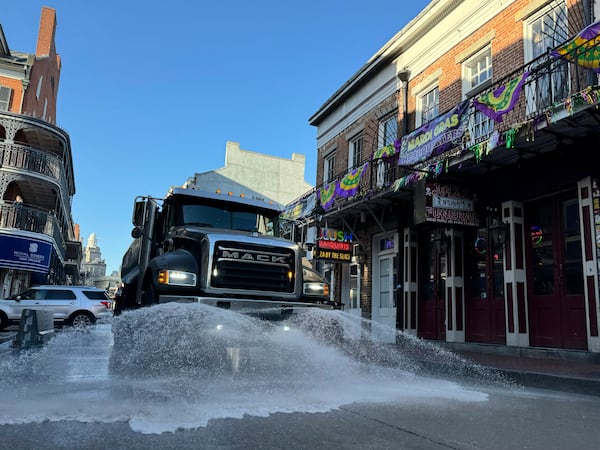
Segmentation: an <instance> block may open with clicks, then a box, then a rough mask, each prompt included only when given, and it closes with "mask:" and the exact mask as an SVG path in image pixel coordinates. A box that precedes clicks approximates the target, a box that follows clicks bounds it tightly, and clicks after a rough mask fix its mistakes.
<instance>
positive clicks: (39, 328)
mask: <svg viewBox="0 0 600 450" xmlns="http://www.w3.org/2000/svg"><path fill="white" fill-rule="evenodd" d="M53 336H54V315H53V314H52V312H51V311H43V310H39V309H24V310H23V312H22V313H21V320H20V322H19V330H18V331H17V335H16V336H15V339H14V341H13V347H15V348H19V349H24V348H29V347H39V346H42V345H44V344H45V343H46V342H48V341H49V340H50V338H52V337H53Z"/></svg>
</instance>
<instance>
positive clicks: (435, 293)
mask: <svg viewBox="0 0 600 450" xmlns="http://www.w3.org/2000/svg"><path fill="white" fill-rule="evenodd" d="M448 243H449V241H447V240H440V239H439V237H438V235H437V234H436V233H434V232H433V231H432V230H427V231H421V232H420V233H419V274H418V320H417V322H418V325H417V336H418V337H422V338H424V339H432V340H446V309H445V307H444V304H445V299H446V276H447V273H448V253H449V245H448Z"/></svg>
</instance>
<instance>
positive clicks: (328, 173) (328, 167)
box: [323, 151, 335, 183]
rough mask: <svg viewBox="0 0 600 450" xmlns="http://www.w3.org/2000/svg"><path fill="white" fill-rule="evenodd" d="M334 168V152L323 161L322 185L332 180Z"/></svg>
mask: <svg viewBox="0 0 600 450" xmlns="http://www.w3.org/2000/svg"><path fill="white" fill-rule="evenodd" d="M334 167H335V151H334V152H331V153H330V154H329V155H327V156H326V157H325V159H324V160H323V183H329V182H330V181H332V180H333V176H334V175H335V172H334Z"/></svg>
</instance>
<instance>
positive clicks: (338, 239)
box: [315, 228, 354, 263]
mask: <svg viewBox="0 0 600 450" xmlns="http://www.w3.org/2000/svg"><path fill="white" fill-rule="evenodd" d="M353 242H354V238H353V236H352V233H347V232H345V231H343V230H335V229H333V228H320V229H319V233H318V238H317V248H316V250H315V258H317V259H322V260H328V261H335V262H348V263H349V262H350V261H351V260H352V248H353V245H354V244H353Z"/></svg>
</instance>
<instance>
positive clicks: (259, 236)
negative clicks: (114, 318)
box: [115, 187, 339, 317]
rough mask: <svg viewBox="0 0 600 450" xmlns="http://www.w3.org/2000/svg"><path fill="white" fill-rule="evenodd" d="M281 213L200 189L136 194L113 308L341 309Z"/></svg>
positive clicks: (273, 312) (267, 205)
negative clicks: (284, 226)
mask: <svg viewBox="0 0 600 450" xmlns="http://www.w3.org/2000/svg"><path fill="white" fill-rule="evenodd" d="M279 213H280V210H279V207H278V206H277V205H274V204H270V203H269V202H265V201H261V200H257V199H252V198H246V197H244V196H243V195H231V194H227V193H221V192H220V191H218V190H216V191H214V192H213V191H210V192H208V191H204V190H201V189H198V188H196V187H193V188H171V189H170V190H169V193H168V194H167V195H166V196H165V198H163V199H157V198H152V197H137V198H136V199H135V205H134V211H133V225H134V229H133V231H132V236H133V238H134V240H133V242H132V244H131V245H130V247H129V249H128V250H127V252H126V254H125V255H124V257H123V262H122V267H121V278H122V284H123V286H122V291H121V293H120V294H119V296H118V297H117V301H116V306H115V314H119V313H120V312H122V311H123V310H127V309H136V308H140V307H146V306H151V305H155V304H160V303H166V302H186V303H195V302H199V303H204V304H207V305H211V306H215V307H219V308H226V309H231V310H235V311H239V312H242V313H245V312H248V313H260V314H264V315H266V316H268V315H272V316H274V317H277V316H279V315H282V314H283V315H289V314H292V313H294V312H295V311H296V310H300V309H306V308H307V307H320V308H326V309H339V305H338V304H336V303H334V302H332V301H330V300H329V286H328V285H327V283H326V281H325V280H324V279H323V278H322V277H321V276H320V275H319V274H318V273H317V272H315V271H313V270H312V269H311V268H310V267H307V266H306V265H304V264H303V258H302V252H303V250H302V249H301V247H300V245H298V244H297V243H295V242H292V241H289V240H285V239H282V238H280V237H279V236H280V226H281V223H280V219H279Z"/></svg>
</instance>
